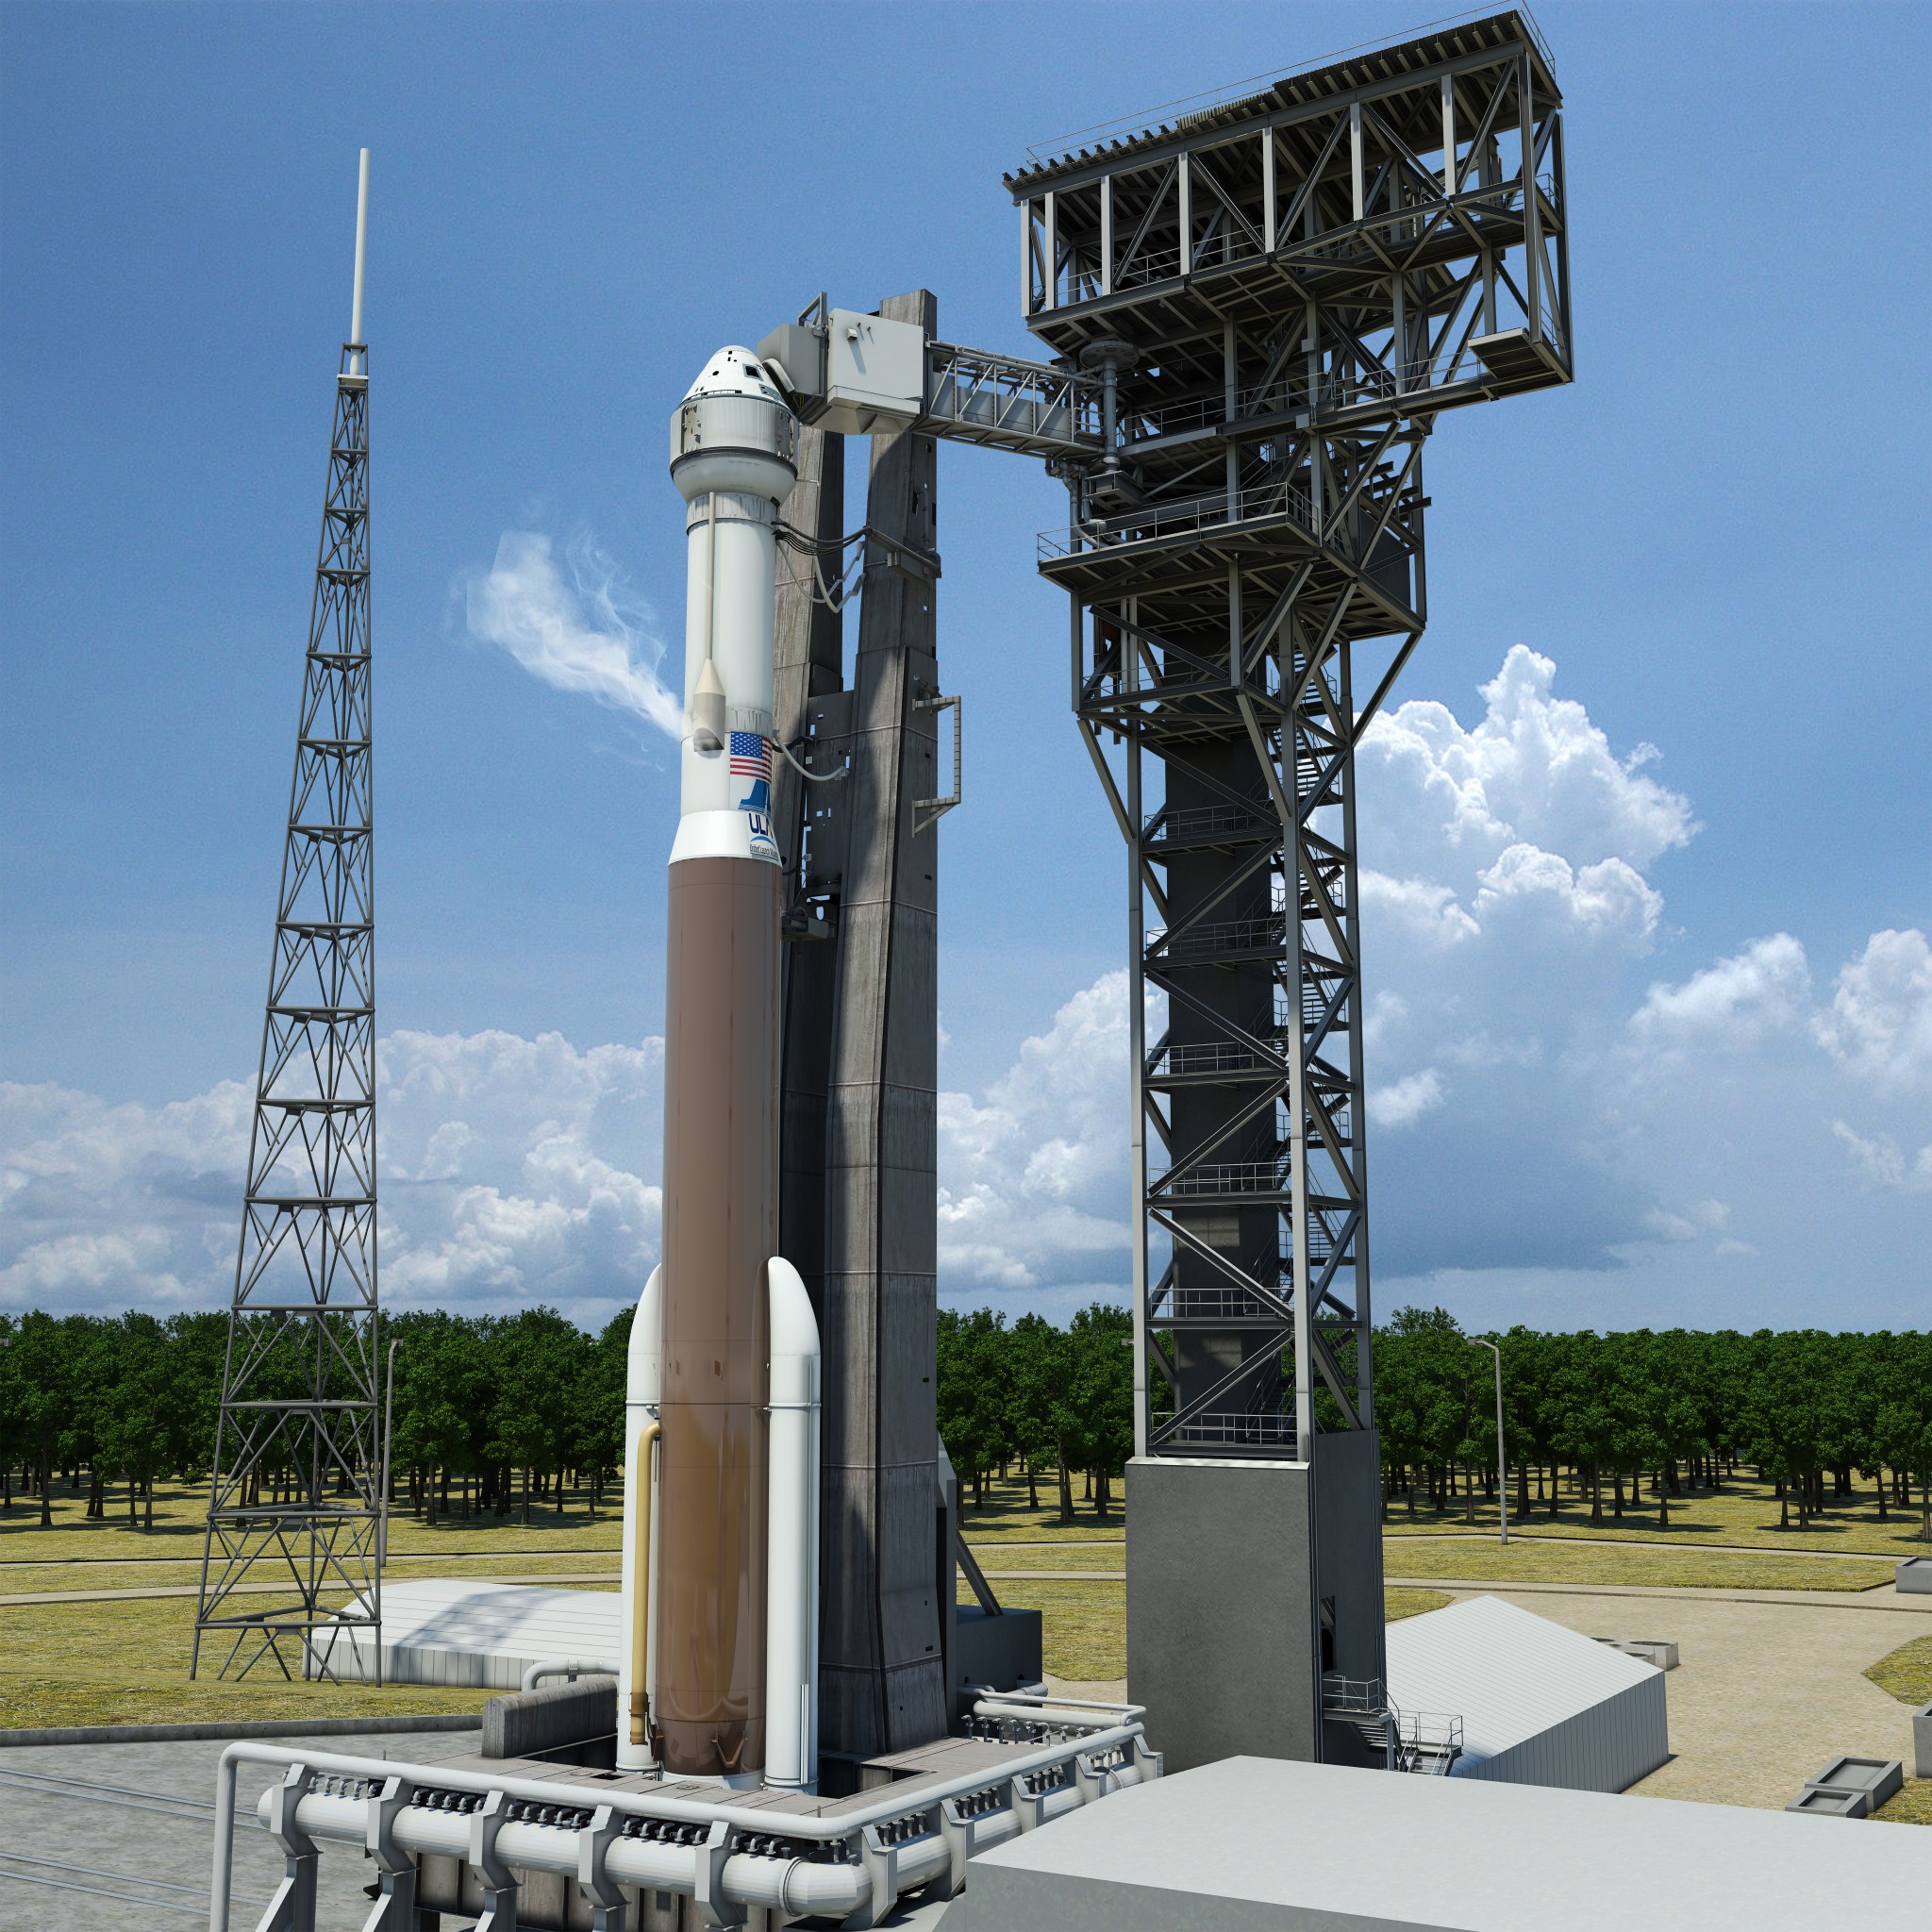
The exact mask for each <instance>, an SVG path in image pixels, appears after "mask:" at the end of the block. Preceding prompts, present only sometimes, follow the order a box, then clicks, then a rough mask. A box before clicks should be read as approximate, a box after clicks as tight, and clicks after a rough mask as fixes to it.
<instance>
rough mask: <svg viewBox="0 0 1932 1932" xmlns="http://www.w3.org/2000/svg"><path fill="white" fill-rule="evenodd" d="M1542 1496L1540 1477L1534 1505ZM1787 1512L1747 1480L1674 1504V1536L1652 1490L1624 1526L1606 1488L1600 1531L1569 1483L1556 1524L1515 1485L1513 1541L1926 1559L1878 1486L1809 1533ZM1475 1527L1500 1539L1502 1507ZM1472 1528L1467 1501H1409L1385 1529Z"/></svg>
mask: <svg viewBox="0 0 1932 1932" xmlns="http://www.w3.org/2000/svg"><path fill="white" fill-rule="evenodd" d="M1534 1494H1535V1482H1534V1478H1533V1477H1532V1479H1531V1495H1532V1498H1534ZM1779 1512H1780V1505H1779V1503H1778V1499H1777V1496H1776V1494H1775V1493H1774V1485H1772V1484H1771V1483H1760V1482H1758V1481H1757V1480H1756V1479H1754V1478H1749V1477H1744V1476H1740V1477H1739V1478H1738V1479H1737V1480H1736V1481H1734V1482H1726V1483H1725V1484H1724V1488H1723V1489H1722V1490H1721V1491H1716V1492H1712V1491H1708V1490H1698V1491H1691V1492H1688V1493H1686V1494H1684V1495H1682V1496H1673V1497H1672V1498H1671V1521H1670V1527H1669V1528H1668V1529H1664V1528H1660V1527H1659V1526H1658V1521H1657V1519H1658V1513H1659V1512H1658V1507H1657V1498H1656V1497H1655V1496H1653V1495H1652V1494H1651V1493H1650V1491H1649V1485H1648V1483H1647V1482H1646V1484H1645V1485H1644V1487H1643V1491H1642V1493H1641V1497H1640V1498H1638V1499H1637V1500H1636V1501H1635V1502H1633V1501H1632V1499H1631V1496H1630V1493H1629V1491H1628V1489H1627V1487H1626V1490H1625V1492H1624V1514H1623V1518H1622V1520H1621V1521H1620V1520H1618V1518H1617V1517H1616V1516H1614V1515H1613V1514H1612V1511H1611V1500H1610V1491H1609V1489H1608V1486H1607V1485H1606V1487H1605V1491H1604V1520H1603V1521H1602V1522H1601V1523H1600V1524H1593V1523H1591V1520H1590V1499H1589V1498H1588V1497H1587V1496H1579V1495H1578V1494H1577V1493H1576V1492H1575V1491H1574V1489H1573V1488H1572V1487H1571V1485H1570V1484H1569V1483H1568V1482H1567V1481H1566V1482H1564V1483H1563V1485H1562V1486H1561V1490H1560V1493H1559V1495H1558V1499H1557V1514H1556V1515H1555V1516H1554V1517H1552V1516H1551V1515H1550V1513H1549V1505H1548V1503H1547V1501H1545V1502H1542V1503H1536V1502H1534V1501H1532V1506H1531V1509H1530V1513H1529V1515H1528V1516H1527V1517H1524V1516H1522V1515H1520V1514H1519V1513H1518V1511H1517V1508H1516V1494H1515V1484H1514V1482H1513V1481H1512V1482H1511V1484H1510V1496H1509V1524H1510V1533H1511V1534H1512V1535H1514V1534H1516V1533H1518V1532H1519V1531H1520V1532H1522V1533H1523V1534H1524V1535H1529V1536H1537V1537H1565V1538H1569V1537H1591V1538H1597V1537H1601V1538H1607V1539H1609V1540H1611V1541H1630V1542H1645V1541H1650V1542H1654V1541H1669V1542H1680V1543H1688V1544H1693V1545H1703V1546H1706V1547H1708V1546H1709V1545H1711V1544H1715V1543H1740V1544H1744V1545H1747V1546H1748V1547H1750V1548H1753V1549H1764V1550H1821V1551H1834V1550H1837V1551H1843V1552H1845V1553H1847V1554H1852V1553H1856V1554H1858V1555H1861V1556H1879V1557H1890V1558H1891V1560H1892V1561H1893V1562H1897V1561H1898V1560H1899V1559H1900V1558H1901V1557H1914V1556H1924V1554H1925V1553H1926V1544H1925V1541H1924V1538H1923V1536H1922V1535H1921V1533H1920V1519H1919V1512H1918V1510H1917V1509H1916V1508H1914V1509H1912V1510H1910V1511H1908V1512H1907V1513H1905V1514H1901V1513H1900V1512H1899V1510H1898V1509H1897V1508H1896V1507H1891V1508H1890V1509H1888V1511H1887V1513H1886V1515H1885V1516H1884V1517H1883V1518H1882V1519H1881V1518H1880V1516H1879V1514H1878V1503H1877V1498H1876V1496H1875V1495H1874V1491H1873V1486H1872V1485H1871V1484H1870V1483H1860V1484H1858V1485H1857V1493H1856V1495H1854V1496H1853V1497H1852V1498H1851V1499H1850V1500H1849V1501H1846V1502H1837V1503H1834V1504H1833V1505H1832V1507H1830V1508H1829V1509H1828V1510H1826V1512H1825V1513H1824V1516H1822V1517H1819V1518H1817V1519H1815V1520H1814V1521H1813V1522H1812V1523H1811V1524H1808V1525H1807V1527H1806V1528H1804V1529H1800V1528H1798V1527H1797V1518H1796V1515H1795V1512H1794V1513H1793V1516H1792V1519H1791V1524H1792V1526H1791V1527H1790V1529H1780V1528H1779V1527H1778V1519H1779ZM1470 1527H1471V1525H1470V1524H1468V1523H1466V1522H1465V1521H1464V1520H1463V1504H1462V1501H1461V1499H1460V1498H1457V1502H1456V1503H1455V1505H1454V1507H1451V1508H1449V1509H1445V1510H1443V1511H1441V1513H1432V1512H1431V1511H1429V1510H1427V1509H1424V1508H1418V1509H1417V1511H1416V1513H1415V1515H1414V1517H1413V1518H1411V1517H1410V1516H1409V1514H1408V1509H1407V1501H1406V1499H1405V1498H1404V1497H1402V1496H1397V1497H1396V1498H1395V1500H1394V1501H1393V1502H1392V1503H1391V1505H1390V1506H1389V1520H1388V1522H1387V1523H1386V1524H1384V1529H1385V1532H1386V1534H1387V1535H1389V1536H1390V1537H1391V1538H1392V1537H1402V1536H1413V1535H1441V1534H1442V1533H1443V1532H1444V1531H1449V1530H1459V1529H1468V1528H1470ZM1474 1527H1475V1528H1476V1529H1478V1530H1481V1529H1487V1530H1488V1531H1489V1532H1490V1534H1491V1535H1492V1536H1493V1535H1494V1534H1495V1530H1496V1507H1495V1505H1494V1504H1493V1503H1484V1502H1482V1501H1480V1500H1479V1501H1478V1502H1477V1504H1476V1508H1475V1524H1474Z"/></svg>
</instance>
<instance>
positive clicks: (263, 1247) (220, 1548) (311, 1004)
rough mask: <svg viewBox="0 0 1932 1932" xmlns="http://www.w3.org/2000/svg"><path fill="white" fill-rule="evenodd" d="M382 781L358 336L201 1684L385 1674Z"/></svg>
mask: <svg viewBox="0 0 1932 1932" xmlns="http://www.w3.org/2000/svg"><path fill="white" fill-rule="evenodd" d="M371 783H372V771H371V757H370V628H369V375H368V352H367V350H366V349H365V348H364V347H363V345H362V344H361V343H359V342H355V343H349V344H347V345H345V346H344V348H343V350H342V358H341V367H340V371H339V374H338V375H337V378H336V399H335V419H334V426H333V430H332V433H331V435H330V440H329V458H328V478H327V485H326V489H325V493H324V498H323V508H322V541H321V549H320V554H319V557H318V558H317V562H316V567H315V591H314V600H313V604H312V607H311V612H310V617H309V625H308V658H307V661H306V666H305V671H304V675H303V685H302V709H301V717H300V721H299V724H298V726H297V730H296V739H295V771H294V778H293V782H292V785H291V791H290V798H289V827H288V838H287V841H286V843H285V845H284V848H283V858H282V877H281V889H280V891H279V894H278V895H277V899H276V904H275V947H274V953H273V958H272V962H271V965H270V969H269V988H268V1002H267V1009H266V1014H265V1017H264V1021H263V1026H262V1041H261V1064H260V1073H259V1076H258V1082H257V1089H256V1103H255V1123H254V1131H253V1135H252V1138H251V1140H250V1143H249V1154H248V1181H247V1191H246V1194H245V1196H244V1199H243V1204H242V1238H241V1243H240V1247H239V1251H238V1254H237V1258H236V1267H235V1291H234V1299H233V1302H232V1305H231V1307H230V1310H229V1316H228V1351H227V1363H226V1369H225V1375H224V1380H223V1389H222V1404H221V1416H220V1422H219V1425H218V1429H217V1435H216V1443H215V1464H214V1475H213V1482H212V1486H211V1490H210V1493H209V1498H208V1536H207V1541H206V1544H205V1546H204V1550H203V1557H202V1571H201V1591H200V1603H199V1606H198V1608H197V1610H196V1615H195V1627H194V1653H193V1659H192V1663H191V1665H190V1674H191V1675H192V1674H193V1672H194V1670H195V1669H196V1668H198V1666H199V1663H200V1657H201V1642H202V1638H203V1637H204V1635H208V1634H210V1633H212V1634H214V1635H215V1636H216V1637H217V1638H218V1639H219V1640H223V1641H225V1644H226V1648H225V1654H224V1656H223V1657H222V1662H221V1672H222V1674H223V1675H226V1674H228V1673H229V1672H230V1671H231V1670H232V1671H234V1672H235V1673H236V1674H238V1675H242V1676H245V1675H246V1674H248V1672H249V1671H250V1670H252V1669H253V1668H254V1667H255V1665H256V1664H258V1662H260V1661H261V1660H262V1659H263V1658H264V1657H267V1658H271V1659H273V1661H274V1662H275V1664H276V1665H278V1666H279V1667H280V1669H281V1671H282V1673H283V1674H284V1675H292V1674H293V1673H292V1672H291V1669H290V1664H291V1657H290V1656H289V1654H288V1647H289V1646H291V1645H293V1646H294V1648H295V1650H296V1652H297V1654H298V1655H297V1658H296V1661H297V1662H298V1665H299V1668H300V1669H301V1671H302V1673H303V1674H304V1675H309V1674H328V1665H327V1663H326V1662H325V1660H324V1659H322V1658H321V1657H318V1656H317V1655H316V1654H315V1652H314V1651H313V1650H312V1649H311V1647H310V1645H309V1643H308V1633H309V1632H310V1631H311V1630H313V1629H314V1627H315V1626H316V1625H317V1624H325V1623H335V1624H362V1625H369V1626H373V1627H374V1630H375V1650H376V1658H377V1670H378V1674H379V1671H380V1635H381V1619H382V1610H381V1589H382V1578H381V1570H380V1560H379V1547H378V1546H379V1540H380V1528H381V1521H382V1508H383V1496H382V1483H383V1479H384V1472H383V1467H382V1461H383V1458H382V1456H381V1454H380V1449H381V1442H380V1427H379V1424H380V1409H379V1407H378V1402H377V1394H378V1374H377V1363H378V1360H379V1352H378V1349H379V1342H378V1333H377V1330H378V1324H379V1320H380V1317H379V1314H378V1311H377V1305H376V1257H375V888H374V874H373V870H372V856H373V855H372V831H373V817H372V805H373V800H372V791H371ZM265 1583H272V1584H274V1585H279V1586H283V1588H281V1589H279V1590H274V1589H272V1590H270V1591H264V1590H263V1585H264V1584H265ZM325 1597H328V1598H330V1599H332V1600H335V1602H336V1603H340V1602H341V1601H343V1600H345V1599H348V1598H353V1599H359V1601H360V1603H361V1605H362V1608H361V1609H360V1610H359V1611H358V1610H356V1609H354V1608H351V1609H350V1611H349V1612H348V1613H347V1614H346V1615H345V1614H344V1613H343V1612H342V1610H341V1608H339V1607H332V1606H329V1605H325V1603H324V1598H325Z"/></svg>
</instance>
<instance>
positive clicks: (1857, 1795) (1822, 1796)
mask: <svg viewBox="0 0 1932 1932" xmlns="http://www.w3.org/2000/svg"><path fill="white" fill-rule="evenodd" d="M1785 1809H1786V1810H1787V1811H1795V1812H1797V1813H1798V1814H1799V1815H1800V1816H1801V1817H1804V1818H1869V1817H1870V1816H1871V1815H1872V1795H1871V1793H1870V1792H1869V1791H1847V1790H1826V1789H1824V1787H1822V1786H1819V1785H1807V1786H1806V1787H1805V1789H1804V1790H1802V1791H1800V1792H1799V1793H1798V1795H1797V1796H1796V1797H1795V1798H1793V1799H1792V1800H1791V1802H1790V1804H1789V1805H1787V1806H1786V1807H1785Z"/></svg>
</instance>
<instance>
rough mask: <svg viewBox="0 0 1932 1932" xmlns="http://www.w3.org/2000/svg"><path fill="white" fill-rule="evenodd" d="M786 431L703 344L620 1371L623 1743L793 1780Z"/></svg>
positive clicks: (684, 1773) (811, 1384) (716, 1771)
mask: <svg viewBox="0 0 1932 1932" xmlns="http://www.w3.org/2000/svg"><path fill="white" fill-rule="evenodd" d="M796 445H797V423H796V420H795V419H794V417H793V416H792V413H791V409H790V408H789V407H788V406H787V405H786V403H785V401H784V399H783V397H782V396H781V395H780V394H779V392H778V391H777V390H776V389H775V388H774V386H773V384H772V382H771V379H770V378H769V377H768V376H767V375H766V374H765V372H764V370H763V368H762V367H761V366H760V365H759V363H758V358H756V357H755V356H753V355H752V353H751V352H750V351H749V350H746V349H737V348H730V349H721V350H720V351H719V352H718V353H717V354H716V355H715V356H714V357H712V358H711V360H710V362H709V363H708V365H707V367H706V369H705V373H704V374H703V375H700V376H699V378H698V379H697V381H696V382H695V383H693V384H692V385H691V391H690V392H689V393H688V394H687V395H686V397H685V399H684V401H683V402H682V403H681V404H680V405H679V407H678V409H677V412H676V414H675V416H674V417H673V418H672V425H671V474H672V478H673V480H674V481H675V484H676V485H677V488H678V490H679V491H680V492H681V493H682V495H683V497H684V499H685V504H686V535H687V560H688V583H687V594H686V603H685V679H684V691H685V724H684V739H683V746H682V756H681V771H680V788H681V796H680V810H679V817H678V823H677V837H676V840H675V843H674V844H673V846H672V851H671V864H670V914H669V922H668V933H667V945H668V967H667V974H666V988H665V1028H664V1034H665V1052H664V1241H663V1261H662V1264H661V1266H660V1267H659V1268H658V1270H657V1271H656V1273H654V1274H653V1275H652V1277H651V1281H650V1283H649V1284H648V1285H647V1287H646V1289H645V1291H644V1295H643V1298H642V1300H641V1303H640V1305H639V1311H638V1317H637V1327H636V1329H635V1331H634V1335H633V1341H632V1346H631V1356H630V1370H629V1378H628V1387H627V1390H626V1417H627V1429H626V1434H627V1442H626V1451H627V1454H626V1468H625V1523H626V1537H625V1585H624V1590H625V1595H624V1608H625V1630H626V1632H627V1633H628V1641H627V1644H626V1650H625V1659H624V1667H623V1670H622V1672H621V1676H622V1678H623V1681H622V1682H621V1683H620V1686H619V1695H620V1711H621V1714H622V1715H621V1722H620V1729H619V1757H618V1761H619V1764H620V1765H621V1766H625V1767H627V1768H641V1767H643V1766H646V1765H650V1764H658V1765H661V1767H662V1769H663V1770H664V1772H665V1773H666V1774H668V1775H671V1776H675V1777H707V1778H718V1779H723V1780H724V1781H726V1782H728V1783H731V1784H734V1785H753V1784H758V1783H760V1782H769V1783H772V1784H775V1785H786V1786H794V1787H795V1786H807V1787H808V1786H809V1785H810V1784H811V1783H812V1781H813V1777H814V1773H815V1760H816V1729H817V1723H816V1682H815V1678H816V1661H817V1641H816V1637H817V1595H818V1574H817V1549H816V1544H817V1536H816V1530H817V1507H818V1493H817V1491H818V1482H817V1466H816V1465H817V1426H816V1424H817V1400H818V1338H817V1328H816V1324H815V1323H814V1321H813V1317H812V1313H811V1307H810V1303H809V1301H808V1298H807V1296H806V1292H805V1288H804V1284H803V1283H802V1282H801V1281H800V1279H799V1277H798V1274H797V1273H796V1271H795V1270H794V1269H792V1268H791V1266H790V1265H789V1264H788V1263H787V1262H785V1261H784V1260H782V1259H781V1258H779V1257H777V1256H776V1255H775V1253H774V1251H775V1249H776V1246H777V1233H778V1081H779V1008H778V944H779V938H778V927H779V915H780V910H781V907H780V887H781V883H782V881H781V874H780V868H779V855H778V846H777V842H776V840H775V838H774V827H773V822H772V759H773V756H774V741H773V715H772V703H773V697H772V685H773V663H772V644H773V591H774V575H775V569H776V525H777V520H778V505H779V504H780V503H781V502H783V501H784V499H785V497H786V496H787V495H788V494H789V493H790V491H791V486H792V483H793V482H794V480H795V478H796V474H797V473H796ZM654 1443H655V1447H656V1452H657V1467H656V1475H655V1482H654V1480H653V1471H652V1460H651V1452H652V1448H653V1446H654ZM647 1689H648V1691H649V1694H648V1695H647V1694H646V1691H647Z"/></svg>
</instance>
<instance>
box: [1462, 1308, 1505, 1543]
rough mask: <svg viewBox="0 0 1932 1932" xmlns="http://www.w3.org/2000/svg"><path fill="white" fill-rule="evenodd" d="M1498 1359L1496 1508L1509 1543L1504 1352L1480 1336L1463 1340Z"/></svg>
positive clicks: (1467, 1337)
mask: <svg viewBox="0 0 1932 1932" xmlns="http://www.w3.org/2000/svg"><path fill="white" fill-rule="evenodd" d="M1463 1339H1464V1340H1465V1341H1473V1342H1474V1343H1475V1345H1476V1346H1477V1347H1478V1348H1486V1349H1488V1350H1489V1352H1490V1353H1491V1355H1492V1356H1494V1357H1496V1508H1497V1511H1498V1512H1499V1516H1500V1519H1501V1522H1502V1525H1503V1537H1502V1541H1504V1542H1506V1543H1507V1541H1509V1458H1508V1456H1507V1453H1506V1452H1505V1450H1504V1448H1503V1351H1502V1350H1501V1349H1500V1348H1498V1347H1497V1346H1496V1344H1495V1343H1494V1342H1493V1341H1484V1340H1483V1339H1482V1337H1481V1336H1480V1335H1470V1336H1465V1337H1464V1338H1463Z"/></svg>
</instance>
